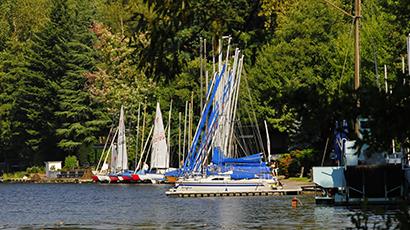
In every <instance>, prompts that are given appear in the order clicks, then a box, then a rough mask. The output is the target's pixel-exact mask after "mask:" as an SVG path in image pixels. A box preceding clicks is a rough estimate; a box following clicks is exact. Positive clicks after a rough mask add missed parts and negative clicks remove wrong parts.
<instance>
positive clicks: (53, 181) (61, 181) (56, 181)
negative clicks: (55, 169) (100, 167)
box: [2, 178, 93, 184]
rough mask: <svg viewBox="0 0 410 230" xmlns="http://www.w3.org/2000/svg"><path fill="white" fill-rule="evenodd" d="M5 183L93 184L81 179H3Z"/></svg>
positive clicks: (89, 180)
mask: <svg viewBox="0 0 410 230" xmlns="http://www.w3.org/2000/svg"><path fill="white" fill-rule="evenodd" d="M2 182H3V183H35V184H83V183H84V184H85V183H92V182H93V181H92V179H81V178H55V179H41V180H31V179H23V178H11V179H3V181H2Z"/></svg>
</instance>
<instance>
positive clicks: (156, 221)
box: [0, 184, 409, 229]
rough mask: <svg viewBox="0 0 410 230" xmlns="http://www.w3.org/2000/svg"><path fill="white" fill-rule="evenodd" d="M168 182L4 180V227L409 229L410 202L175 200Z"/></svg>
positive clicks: (0, 216) (0, 217) (0, 221)
mask: <svg viewBox="0 0 410 230" xmlns="http://www.w3.org/2000/svg"><path fill="white" fill-rule="evenodd" d="M168 188H169V186H168V185H97V184H83V185H53V184H50V185H44V184H41V185H40V184H0V196H1V199H2V205H1V206H0V228H62V227H64V228H73V229H74V228H79V227H81V228H90V229H91V228H92V229H95V228H97V229H107V228H121V229H135V228H149V229H152V228H179V229H199V228H200V229H254V228H269V229H271V228H276V229H278V228H279V229H289V228H291V229H301V228H303V229H329V228H331V229H341V228H355V227H359V228H360V227H363V226H367V227H368V228H373V227H376V228H379V227H380V228H389V227H396V226H398V227H399V228H402V229H409V212H408V208H407V207H400V208H397V207H376V208H375V207H359V208H357V207H353V208H349V207H329V206H316V205H315V203H314V198H313V197H312V196H299V197H298V198H299V199H300V200H301V201H302V203H303V204H304V205H303V206H299V207H298V208H292V207H291V200H292V197H290V196H274V197H218V198H217V197H213V198H211V197H209V198H169V197H166V196H165V193H164V192H165V191H166V190H167V189H168Z"/></svg>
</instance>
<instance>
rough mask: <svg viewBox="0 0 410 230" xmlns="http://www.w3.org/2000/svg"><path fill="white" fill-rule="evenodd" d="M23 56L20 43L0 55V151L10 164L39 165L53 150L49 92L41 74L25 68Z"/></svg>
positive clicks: (26, 65)
mask: <svg viewBox="0 0 410 230" xmlns="http://www.w3.org/2000/svg"><path fill="white" fill-rule="evenodd" d="M20 45H22V46H20ZM24 53H25V50H24V44H14V45H13V46H12V47H11V48H9V49H8V50H7V51H5V52H3V53H2V54H1V59H0V60H1V63H2V64H1V65H0V79H1V81H0V89H1V90H0V92H1V93H0V118H1V124H0V133H1V134H0V139H1V140H0V143H1V144H0V145H2V146H1V150H0V152H1V154H2V155H3V158H4V160H5V161H6V162H8V163H11V164H16V163H23V164H26V165H27V164H28V165H33V164H42V162H43V161H44V160H45V159H46V158H48V159H55V158H53V157H52V156H51V158H49V157H48V156H47V154H50V153H52V151H53V149H52V146H53V140H52V138H50V137H52V136H53V135H52V132H53V130H52V123H50V120H51V119H52V107H50V104H51V100H52V95H51V93H50V92H52V91H51V90H50V85H49V83H48V81H47V79H46V78H45V77H44V75H42V73H39V72H34V71H31V70H30V69H29V68H28V67H29V65H28V63H27V61H26V60H25V59H24V57H23V54H24ZM16 54H17V55H16ZM50 155H51V154H50Z"/></svg>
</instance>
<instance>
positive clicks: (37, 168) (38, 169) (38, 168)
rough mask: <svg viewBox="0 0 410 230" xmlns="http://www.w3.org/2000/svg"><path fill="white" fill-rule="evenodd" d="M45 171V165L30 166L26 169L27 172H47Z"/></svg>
mask: <svg viewBox="0 0 410 230" xmlns="http://www.w3.org/2000/svg"><path fill="white" fill-rule="evenodd" d="M45 171H46V169H45V167H38V166H33V167H28V168H27V169H26V172H27V173H45Z"/></svg>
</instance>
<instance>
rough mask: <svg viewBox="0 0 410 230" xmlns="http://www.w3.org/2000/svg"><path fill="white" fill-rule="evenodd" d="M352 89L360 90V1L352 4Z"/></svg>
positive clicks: (357, 0) (356, 0)
mask: <svg viewBox="0 0 410 230" xmlns="http://www.w3.org/2000/svg"><path fill="white" fill-rule="evenodd" d="M354 5H355V6H354V8H355V15H354V18H355V19H354V24H355V32H354V89H355V90H356V91H357V90H358V89H359V88H360V18H361V15H360V7H361V0H355V4H354Z"/></svg>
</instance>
